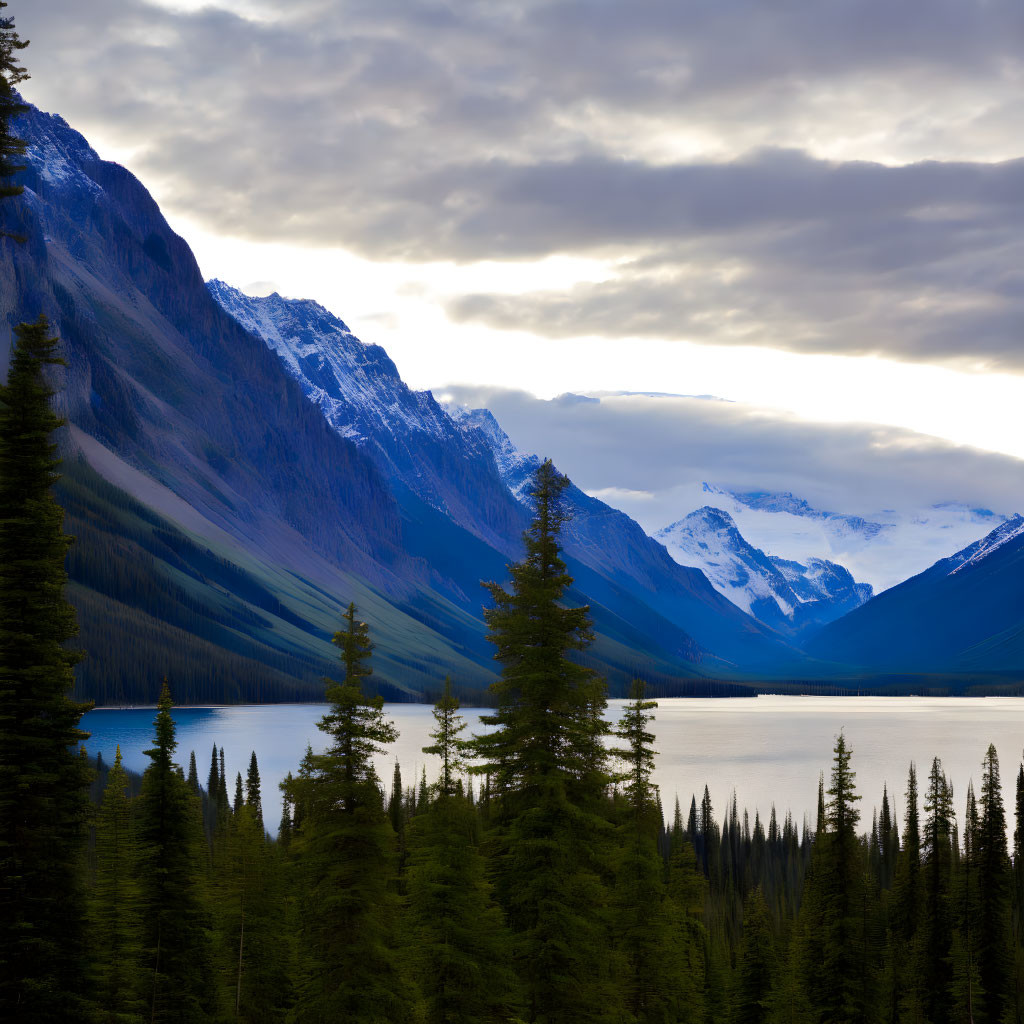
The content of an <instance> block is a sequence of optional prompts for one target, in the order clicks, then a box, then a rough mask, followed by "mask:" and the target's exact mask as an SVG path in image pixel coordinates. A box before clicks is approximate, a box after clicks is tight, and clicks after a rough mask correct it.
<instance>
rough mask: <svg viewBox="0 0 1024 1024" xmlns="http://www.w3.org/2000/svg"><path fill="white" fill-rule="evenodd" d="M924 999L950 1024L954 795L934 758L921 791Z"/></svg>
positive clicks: (931, 1012)
mask: <svg viewBox="0 0 1024 1024" xmlns="http://www.w3.org/2000/svg"><path fill="white" fill-rule="evenodd" d="M924 808H925V814H926V818H925V824H924V845H923V853H924V866H923V875H924V877H923V883H924V884H923V887H922V896H923V902H924V906H923V915H922V928H923V931H924V941H923V943H922V944H921V945H922V958H921V959H922V964H921V967H920V972H919V973H920V988H921V992H922V997H923V998H922V1002H923V1006H924V1010H925V1014H926V1016H927V1018H928V1019H929V1020H930V1021H931V1024H947V1022H948V1024H952V1019H953V1018H952V1017H951V1015H950V1004H951V996H950V986H949V978H950V968H951V958H952V944H953V917H952V906H951V898H952V894H951V886H952V879H953V853H952V836H953V817H954V811H953V793H952V789H951V788H950V785H949V781H948V779H947V778H946V776H945V775H944V774H943V771H942V762H941V761H940V760H939V759H938V758H937V757H936V758H935V759H934V760H933V761H932V768H931V772H930V773H929V775H928V790H927V792H926V794H925V802H924Z"/></svg>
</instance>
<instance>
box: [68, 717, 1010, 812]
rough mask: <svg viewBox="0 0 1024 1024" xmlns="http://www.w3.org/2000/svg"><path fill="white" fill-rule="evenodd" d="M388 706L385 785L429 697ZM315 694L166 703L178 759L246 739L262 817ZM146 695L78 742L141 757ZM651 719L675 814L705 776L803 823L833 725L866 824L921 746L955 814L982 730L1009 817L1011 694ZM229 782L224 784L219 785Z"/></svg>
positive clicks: (241, 747) (277, 808)
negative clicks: (262, 700)
mask: <svg viewBox="0 0 1024 1024" xmlns="http://www.w3.org/2000/svg"><path fill="white" fill-rule="evenodd" d="M622 704H623V702H622V701H612V702H611V704H610V708H609V713H610V714H609V717H611V718H612V719H617V718H618V716H619V714H620V712H621V708H622ZM386 710H387V712H388V715H389V716H390V718H391V719H392V720H393V721H394V722H395V724H396V725H397V726H398V729H399V732H400V736H399V739H398V741H397V742H396V743H395V744H393V745H392V747H391V748H390V750H389V751H388V753H387V754H386V755H384V756H382V757H381V758H380V759H379V761H378V765H377V770H378V772H379V774H380V776H381V778H382V779H384V780H385V783H386V785H387V787H388V788H389V789H390V785H391V773H392V770H393V767H394V762H395V758H396V757H397V759H398V761H399V763H400V764H401V766H402V774H403V779H404V781H405V784H406V785H409V784H410V783H411V782H412V781H414V780H416V779H418V778H419V776H420V772H421V769H422V768H423V767H426V770H427V776H428V778H430V779H431V780H433V778H434V777H435V774H436V771H437V762H436V758H433V757H428V756H427V755H425V754H423V753H422V749H421V748H422V747H424V746H426V745H428V744H429V742H430V740H429V737H428V733H429V732H430V730H431V729H432V728H433V727H434V721H433V717H432V715H431V709H430V707H429V706H426V705H422V704H389V705H387V708H386ZM323 712H324V707H323V706H322V705H314V704H273V705H262V706H244V707H220V708H176V709H175V711H174V719H175V722H176V723H177V727H178V731H177V737H178V751H177V754H178V760H179V763H181V764H182V765H183V766H184V767H185V768H186V770H187V767H188V759H189V753H190V752H191V751H193V750H194V751H195V754H196V761H197V764H198V766H199V778H200V781H201V782H202V783H203V784H204V785H205V782H206V777H207V774H208V772H209V768H210V752H211V749H212V747H213V745H214V744H216V745H217V746H218V747H221V746H223V747H224V748H225V759H226V767H227V771H228V778H229V779H234V777H235V773H236V772H239V771H240V772H241V773H242V776H243V778H244V776H245V772H246V769H247V768H248V764H249V756H250V753H251V752H252V751H253V750H255V751H256V757H257V759H258V760H259V765H260V774H261V777H262V782H263V798H264V816H265V818H266V821H267V824H268V826H269V827H270V828H271V829H276V826H277V822H278V820H279V819H280V814H281V803H280V796H279V791H278V788H277V787H278V783H279V782H280V781H281V780H282V779H283V778H284V777H285V775H286V774H287V773H288V772H289V771H294V770H295V769H296V768H297V766H298V763H299V760H300V759H301V758H302V755H303V753H304V751H305V749H306V745H307V744H312V746H313V749H314V750H319V749H322V748H323V747H324V745H325V744H324V739H325V737H324V734H323V733H321V732H319V731H318V729H317V727H316V723H317V720H318V719H319V718H320V716H321V715H322V714H323ZM486 713H487V712H486V711H484V710H482V709H479V708H464V709H463V715H464V716H465V718H466V720H467V722H468V724H469V728H468V729H467V731H466V732H467V734H468V733H469V732H471V731H474V730H478V729H479V716H480V715H481V714H486ZM154 716H155V712H154V710H153V709H152V708H149V709H144V708H137V709H130V710H119V709H100V710H96V711H92V712H90V713H89V714H88V715H86V716H85V718H84V719H83V721H82V726H83V728H85V729H87V730H89V731H90V732H91V733H92V738H91V739H90V740H89V741H88V743H87V744H86V747H87V749H88V750H89V752H90V753H91V754H92V755H93V756H95V755H96V754H97V753H102V754H103V757H104V759H105V760H107V761H108V762H109V761H112V760H113V757H114V748H115V746H116V745H117V744H120V745H121V751H122V755H123V758H124V762H125V764H126V765H127V766H128V767H129V768H133V769H135V770H137V771H142V770H143V769H144V768H145V767H146V765H147V764H148V758H146V757H145V755H144V754H143V751H144V750H145V749H146V748H147V747H149V746H150V745H151V743H152V736H153V718H154ZM656 716H657V717H656V721H655V723H654V732H655V734H656V736H657V741H656V748H657V750H658V751H659V754H658V759H657V772H656V775H655V781H656V782H657V783H658V785H659V786H660V787H661V794H662V801H663V802H664V805H665V811H666V814H669V815H670V814H671V809H672V804H673V801H674V800H675V798H676V796H677V795H678V797H679V800H680V802H681V803H682V804H683V812H684V814H685V813H686V811H687V810H688V807H689V803H690V796H691V795H692V794H694V793H696V794H697V797H698V801H699V798H700V794H701V793H703V791H704V785H705V783H707V785H708V786H709V787H710V791H711V799H712V803H713V804H714V807H715V812H716V816H717V817H719V819H721V812H722V810H723V808H724V807H725V805H726V802H727V800H729V799H730V798H731V795H732V793H733V791H734V790H735V792H736V794H737V797H738V800H739V805H740V812H741V814H742V810H743V808H744V807H745V808H747V809H749V811H750V815H751V821H753V816H754V811H755V809H756V810H758V811H760V813H761V816H762V818H763V819H764V821H765V822H766V823H767V818H768V814H769V813H770V810H771V806H772V803H773V802H774V803H775V806H776V810H777V812H778V815H779V822H780V824H781V821H782V818H783V817H784V815H785V813H786V811H787V810H789V811H792V813H793V817H794V819H795V820H796V821H797V822H800V821H801V820H802V818H803V816H804V815H805V814H806V815H807V816H808V818H809V819H810V820H811V822H812V824H813V818H814V812H815V806H816V803H817V782H818V773H819V772H822V771H824V772H825V773H826V777H827V773H828V770H829V766H830V764H831V759H832V746H833V744H834V742H835V737H836V735H837V734H838V733H839V732H840V730H843V731H844V732H845V735H846V739H847V742H848V744H849V745H850V746H851V747H852V748H853V763H852V766H853V768H854V770H855V771H856V772H857V790H858V792H859V793H861V794H862V795H863V797H864V799H863V800H862V802H861V809H862V811H863V815H864V818H863V821H862V823H863V824H865V826H866V827H868V828H870V821H871V811H872V808H873V807H877V806H878V805H879V804H880V803H881V799H882V786H883V784H886V783H887V784H888V787H889V795H890V800H892V799H893V798H894V797H895V799H896V801H897V804H898V807H899V819H900V821H901V822H902V819H903V807H904V790H905V787H906V778H907V768H908V766H909V764H910V762H911V761H913V762H915V763H916V765H917V772H918V780H919V786H918V788H919V790H922V791H923V788H924V778H925V776H926V775H927V773H928V770H929V768H930V767H931V761H932V758H933V757H935V756H938V757H940V758H942V762H943V767H944V768H945V771H946V773H947V774H948V775H949V776H950V777H951V778H952V780H953V786H954V797H955V806H956V810H957V817H958V820H960V821H961V823H962V820H963V809H964V801H965V796H966V792H967V783H968V781H969V780H971V779H973V780H974V785H975V789H976V790H977V789H978V787H979V783H980V777H981V760H982V757H983V756H984V754H985V751H986V749H987V748H988V744H989V743H995V745H996V749H997V750H998V751H999V758H1000V764H1001V768H1002V781H1003V792H1004V798H1005V801H1006V806H1007V812H1008V814H1009V816H1010V817H1011V818H1012V807H1013V796H1014V787H1015V785H1016V778H1017V770H1018V766H1019V764H1020V761H1021V756H1022V753H1021V751H1022V746H1024V699H1022V698H1012V697H1005V698H1004V697H982V698H935V699H932V698H923V697H749V698H730V699H719V700H715V699H701V698H674V699H667V700H661V701H659V707H658V710H657V712H656ZM228 788H229V790H230V791H231V792H232V793H233V792H234V786H233V784H232V785H229V787H228Z"/></svg>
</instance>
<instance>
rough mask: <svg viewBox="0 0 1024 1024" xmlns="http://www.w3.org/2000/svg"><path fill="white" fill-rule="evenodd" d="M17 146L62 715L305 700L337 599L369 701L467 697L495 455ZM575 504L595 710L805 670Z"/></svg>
mask: <svg viewBox="0 0 1024 1024" xmlns="http://www.w3.org/2000/svg"><path fill="white" fill-rule="evenodd" d="M18 130H19V133H20V134H21V135H22V136H23V137H25V138H26V139H27V140H28V142H29V150H28V154H27V156H28V160H27V163H28V167H27V169H26V170H25V171H24V172H23V173H22V175H21V177H20V181H21V183H22V184H24V185H25V188H26V191H25V193H24V195H23V196H22V197H20V198H19V199H17V200H15V201H13V202H10V203H6V204H4V210H3V214H2V216H3V224H2V227H3V228H4V229H5V230H7V231H10V232H12V233H16V234H20V235H24V236H25V237H26V238H27V241H26V242H25V244H24V245H17V244H15V243H14V242H12V241H11V240H10V239H4V240H2V241H0V296H2V298H3V301H4V305H3V308H4V309H5V310H7V311H8V320H9V322H13V321H14V320H16V319H17V320H20V319H26V318H34V317H35V315H36V314H37V313H39V312H45V313H46V314H47V315H48V316H49V317H50V318H51V320H52V322H53V324H54V327H55V330H57V331H58V332H59V333H60V335H61V337H62V339H63V341H64V349H65V355H66V358H67V362H68V366H67V370H66V373H65V375H64V385H65V386H64V388H63V390H62V393H61V397H60V401H61V403H62V406H63V412H64V414H65V415H66V416H67V418H68V420H69V430H68V432H67V434H66V436H65V437H64V438H63V441H62V444H63V446H64V455H65V471H66V472H65V479H64V480H63V482H62V484H61V493H60V497H61V500H62V503H63V504H64V505H65V507H66V509H67V524H68V530H69V532H71V533H72V534H75V535H76V536H77V537H78V542H77V543H76V544H75V546H74V548H73V551H72V555H71V557H70V559H69V571H70V573H71V579H72V583H71V588H70V593H71V596H72V599H73V600H74V602H75V604H76V607H77V610H78V614H79V620H80V622H81V624H82V635H81V642H82V645H83V647H85V648H86V649H87V650H88V651H89V658H88V659H87V661H86V662H85V663H83V665H82V666H81V667H80V669H79V680H80V685H81V688H82V692H83V693H85V694H87V695H90V696H93V697H95V698H97V699H98V700H100V701H101V702H112V701H114V702H121V701H128V702H133V701H135V702H137V701H145V700H152V699H153V697H154V695H155V693H156V690H157V687H158V685H159V681H160V679H161V678H162V677H163V676H164V675H167V676H168V677H169V678H170V681H171V683H172V688H173V690H174V692H175V696H176V698H177V699H178V700H179V701H193V702H195V701H204V702H208V701H211V700H215V701H232V700H239V699H245V700H254V699H255V700H260V699H275V700H280V699H294V698H296V697H302V698H308V697H313V696H316V695H318V694H319V693H320V692H322V690H321V685H322V684H321V683H320V679H321V677H322V676H323V675H324V674H325V673H329V672H332V671H334V666H335V665H336V653H337V652H336V651H335V649H334V648H333V647H332V645H331V643H330V638H331V636H332V634H333V632H334V630H335V629H336V628H337V624H338V617H339V614H340V608H341V605H342V604H343V603H346V602H347V601H349V600H355V601H356V603H357V604H358V605H359V606H360V609H361V612H362V613H363V614H364V616H365V617H366V618H367V619H368V620H369V621H370V622H371V624H372V628H373V632H374V640H375V642H376V645H377V650H376V665H377V674H376V675H375V677H374V678H375V680H376V681H377V685H378V686H379V687H380V689H381V691H382V692H384V693H386V694H387V695H389V696H391V697H395V698H402V697H404V698H407V699H408V698H412V697H415V696H418V695H422V694H423V693H425V692H428V691H430V690H431V689H432V688H436V686H437V685H438V683H437V681H438V679H440V678H442V677H443V676H444V674H445V673H446V672H451V673H452V675H453V677H454V678H455V680H456V683H457V685H458V686H460V687H462V688H463V689H464V690H466V691H473V690H476V691H477V692H478V691H479V688H480V687H482V686H484V685H486V684H487V682H488V681H489V680H491V679H493V677H494V670H495V665H494V662H493V657H492V650H491V647H490V645H489V644H487V642H486V638H485V632H486V631H485V627H484V623H483V621H482V615H481V606H482V603H483V598H482V591H481V588H480V580H481V579H503V578H504V577H505V573H506V565H507V563H508V562H509V561H510V560H511V559H513V558H515V557H518V553H519V552H520V551H521V550H522V548H521V531H522V529H523V527H524V526H525V525H526V523H527V522H528V519H529V512H530V510H529V504H528V495H524V494H523V493H522V489H521V488H520V491H519V492H515V491H514V490H513V489H511V488H510V487H509V484H508V480H507V476H508V473H509V472H510V470H509V467H508V466H507V465H504V464H503V463H502V461H501V459H500V458H499V457H498V454H497V450H496V448H495V438H496V437H497V436H498V435H497V433H494V432H493V431H492V434H493V436H489V435H488V433H487V431H484V430H482V429H480V426H479V424H470V423H463V424H460V423H459V422H458V421H457V419H455V418H452V417H451V416H449V415H448V414H447V413H446V412H445V411H444V410H443V409H441V407H440V406H438V405H437V403H436V402H434V400H433V397H432V396H430V395H429V394H427V393H419V392H414V391H411V390H410V389H408V388H406V387H405V385H404V384H403V383H402V381H401V379H400V377H399V375H398V373H397V370H396V369H395V367H394V364H393V363H392V362H391V360H390V359H388V357H387V355H386V353H384V352H383V350H381V349H379V348H378V347H376V346H367V345H364V344H363V343H362V342H359V341H358V340H357V339H355V338H353V336H352V335H351V332H349V331H348V329H347V327H346V326H345V324H344V323H343V322H342V321H340V320H338V319H337V318H336V317H333V316H331V314H330V313H328V311H326V310H324V309H323V307H320V306H317V305H316V304H315V303H311V302H302V301H294V300H286V299H282V298H281V297H280V296H276V297H275V296H269V297H267V298H265V299H251V298H249V297H246V296H242V295H241V293H235V292H233V290H230V289H228V288H227V286H224V285H216V284H211V286H210V288H207V286H206V284H205V283H204V282H203V280H202V277H201V275H200V273H199V269H198V266H197V265H196V262H195V259H194V257H193V255H192V253H191V252H190V250H189V249H188V246H187V245H186V244H185V242H184V241H183V240H182V239H181V238H179V237H178V236H177V235H175V234H174V233H173V232H172V231H171V230H170V228H169V227H168V225H167V223H166V221H165V220H164V218H163V217H162V215H161V213H160V211H159V209H158V208H157V205H156V203H155V202H154V201H153V199H152V197H151V196H150V195H149V194H148V193H147V192H146V190H145V188H144V187H143V186H142V185H141V184H140V183H139V182H138V181H137V180H136V179H135V178H134V177H133V176H132V175H131V174H130V173H129V172H128V171H126V170H125V169H124V168H122V167H120V166H118V165H116V164H112V163H108V162H106V161H103V160H101V159H99V157H98V155H97V154H96V153H95V151H93V150H92V149H91V147H90V146H89V145H88V143H87V142H86V140H85V139H84V138H83V137H82V136H81V135H79V134H78V133H77V132H75V131H73V130H72V129H71V128H70V127H69V126H68V125H67V124H66V123H65V122H64V121H63V120H61V119H60V118H59V117H55V116H52V115H47V114H44V113H41V112H39V111H38V110H32V111H30V112H29V113H28V114H27V115H26V116H25V117H24V118H23V119H21V120H20V122H19V126H18ZM215 295H216V296H217V298H215V297H214V296H215ZM222 301H223V303H224V304H225V305H227V306H228V307H229V309H225V308H224V306H223V305H222V304H221V302H222ZM4 344H8V340H7V338H6V337H5V339H4ZM0 358H2V359H3V360H4V361H6V358H7V353H6V351H0ZM495 427H496V425H495ZM497 429H498V431H500V428H497ZM506 440H507V439H506ZM499 441H500V439H499ZM516 457H517V458H519V456H516ZM523 458H525V459H526V462H524V463H523V464H524V465H526V464H527V463H528V462H529V458H530V457H523ZM524 499H525V500H524ZM572 500H573V502H574V504H575V506H576V510H577V518H576V519H575V520H574V522H573V524H572V527H571V528H570V531H569V532H568V533H567V535H566V549H567V562H568V564H569V567H570V571H571V572H572V574H573V575H574V576H575V578H576V585H575V588H574V590H573V592H572V594H571V595H570V599H571V600H573V601H581V602H584V601H585V602H587V603H589V604H590V606H591V610H592V615H593V619H594V624H595V631H596V634H597V639H596V642H595V644H594V646H593V647H592V648H591V649H590V650H589V651H588V652H587V658H588V660H589V661H590V662H591V663H592V664H594V665H595V666H596V667H598V668H599V669H601V670H602V671H604V672H605V673H607V674H608V676H609V679H610V682H611V685H612V687H613V691H616V690H617V691H618V692H622V690H623V689H624V687H625V685H626V682H627V681H628V678H629V677H630V676H631V675H632V674H633V673H635V672H642V673H644V674H645V675H647V676H648V677H649V678H650V679H651V681H652V682H655V683H659V684H662V685H665V686H678V685H679V682H678V681H679V680H681V679H682V680H685V679H694V680H701V679H707V678H709V677H710V678H714V677H718V678H721V677H722V676H725V677H729V676H733V675H736V676H739V675H742V674H744V673H746V674H747V675H750V674H751V673H754V672H757V671H760V670H761V668H762V667H763V666H775V667H777V668H778V667H780V666H781V669H780V670H785V671H788V670H789V669H790V668H791V667H792V666H794V665H799V664H802V663H803V660H804V659H803V656H802V655H801V654H800V653H799V652H797V651H796V650H795V649H794V648H793V647H792V646H790V645H788V644H787V642H786V641H785V639H784V638H783V637H781V636H780V635H778V634H777V633H775V632H774V631H772V630H770V629H768V628H767V627H765V626H764V625H763V624H761V623H758V622H756V621H755V620H753V619H752V618H751V617H749V616H747V615H745V614H744V613H743V612H741V611H740V610H739V609H737V608H736V607H735V606H733V605H732V604H731V603H729V602H727V601H726V600H725V599H724V598H722V596H721V595H720V594H718V593H717V592H716V591H715V590H714V589H713V588H712V587H711V586H710V585H709V584H708V582H707V580H706V579H705V578H704V577H703V575H702V574H701V573H699V572H698V571H696V570H692V569H684V568H683V567H680V566H678V565H676V563H675V562H673V561H672V559H671V558H670V557H669V556H668V553H667V552H666V551H665V549H664V548H663V547H662V546H661V545H659V544H657V543H656V542H655V541H653V540H651V539H650V538H648V537H646V536H645V535H644V534H643V533H642V531H641V530H640V528H639V527H638V526H637V524H636V523H634V522H633V521H632V520H630V519H629V518H628V517H626V516H625V515H623V514H622V513H620V512H617V511H616V510H614V509H611V508H609V507H608V506H606V505H604V504H602V503H601V502H598V501H596V500H595V499H592V498H588V497H587V496H586V495H583V494H582V493H581V492H578V491H574V492H573V495H572Z"/></svg>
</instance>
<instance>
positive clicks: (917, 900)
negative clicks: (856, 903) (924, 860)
mask: <svg viewBox="0 0 1024 1024" xmlns="http://www.w3.org/2000/svg"><path fill="white" fill-rule="evenodd" d="M893 888H894V895H895V905H896V907H895V927H896V929H897V933H898V935H899V936H900V938H901V939H902V940H903V942H904V943H910V942H911V940H912V939H913V938H914V935H915V934H916V932H917V929H918V926H919V924H920V922H921V828H920V819H919V811H918V793H917V769H916V768H915V767H914V765H913V764H911V766H910V770H909V772H908V773H907V813H906V817H905V819H904V824H903V849H902V850H901V851H900V855H899V857H898V858H897V861H896V880H895V884H894V886H893Z"/></svg>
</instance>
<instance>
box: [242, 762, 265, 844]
mask: <svg viewBox="0 0 1024 1024" xmlns="http://www.w3.org/2000/svg"><path fill="white" fill-rule="evenodd" d="M245 806H246V807H248V808H249V809H250V810H251V811H252V816H253V820H254V821H255V822H256V828H257V829H258V830H259V832H260V835H263V833H264V832H265V831H266V827H265V826H264V824H263V797H262V795H261V793H260V766H259V762H258V761H257V760H256V751H255V750H254V751H253V752H252V757H250V758H249V771H248V773H247V774H246V776H245Z"/></svg>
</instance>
